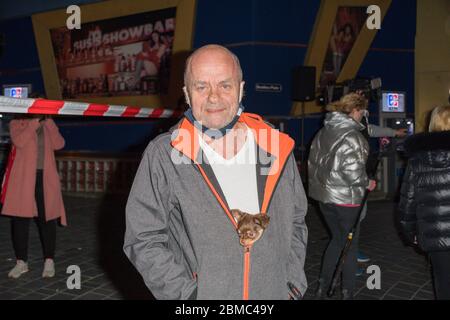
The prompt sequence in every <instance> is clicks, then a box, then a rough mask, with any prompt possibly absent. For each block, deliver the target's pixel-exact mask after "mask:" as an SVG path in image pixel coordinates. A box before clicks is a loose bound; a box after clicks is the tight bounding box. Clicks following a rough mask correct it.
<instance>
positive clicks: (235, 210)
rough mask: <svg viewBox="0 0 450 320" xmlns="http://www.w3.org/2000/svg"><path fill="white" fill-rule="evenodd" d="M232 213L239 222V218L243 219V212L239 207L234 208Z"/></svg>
mask: <svg viewBox="0 0 450 320" xmlns="http://www.w3.org/2000/svg"><path fill="white" fill-rule="evenodd" d="M231 214H232V215H233V218H234V219H235V220H236V221H237V222H239V220H240V219H241V217H242V214H243V213H242V212H241V211H240V210H238V209H233V210H231Z"/></svg>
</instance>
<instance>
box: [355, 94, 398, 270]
mask: <svg viewBox="0 0 450 320" xmlns="http://www.w3.org/2000/svg"><path fill="white" fill-rule="evenodd" d="M356 93H357V94H360V95H363V93H362V91H357V92H356ZM361 123H362V124H363V125H364V126H365V128H364V130H363V131H361V133H362V134H363V136H364V137H365V138H366V139H367V141H369V139H370V138H382V137H390V138H394V137H395V138H404V137H406V135H407V129H404V128H400V129H392V128H387V127H382V126H377V125H374V124H371V123H369V112H368V110H366V111H365V113H364V117H363V118H362V120H361ZM377 157H378V153H377V152H370V150H369V156H368V159H367V163H366V172H367V174H368V175H369V176H370V177H371V178H375V175H376V172H373V171H375V170H376V168H375V167H376V163H377V161H378V160H377ZM366 215H367V201H366V203H365V204H364V208H363V211H362V213H361V219H360V221H361V222H362V221H363V220H364V219H365V217H366ZM357 260H358V262H361V263H367V262H369V261H370V258H369V257H368V256H367V255H366V254H364V253H363V252H361V251H358V254H357ZM363 273H364V268H358V270H357V272H356V275H357V276H360V275H362V274H363Z"/></svg>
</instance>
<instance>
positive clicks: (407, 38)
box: [0, 0, 416, 152]
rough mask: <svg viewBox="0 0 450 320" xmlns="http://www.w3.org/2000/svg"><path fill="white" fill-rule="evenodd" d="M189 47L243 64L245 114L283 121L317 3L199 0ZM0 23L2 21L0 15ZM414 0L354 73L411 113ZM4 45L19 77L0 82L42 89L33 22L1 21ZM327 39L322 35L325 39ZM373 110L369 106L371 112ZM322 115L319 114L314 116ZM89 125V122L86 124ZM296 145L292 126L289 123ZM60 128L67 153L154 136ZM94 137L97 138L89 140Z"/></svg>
mask: <svg viewBox="0 0 450 320" xmlns="http://www.w3.org/2000/svg"><path fill="white" fill-rule="evenodd" d="M197 1H198V5H197V14H196V24H195V32H194V42H193V43H194V48H198V47H200V46H202V45H204V44H207V43H219V44H223V45H226V46H228V47H229V48H230V49H231V50H232V51H233V52H235V53H236V54H237V55H238V57H239V58H240V60H241V64H242V68H243V71H244V80H245V81H246V93H245V98H244V104H245V105H246V107H247V111H250V112H256V113H260V114H263V115H288V114H289V111H290V109H291V105H292V102H291V97H290V92H291V69H292V68H293V67H294V66H296V65H301V64H303V61H304V57H305V54H306V51H307V45H308V42H309V39H310V36H311V33H312V29H313V26H314V22H315V18H316V14H317V12H318V9H319V6H320V1H319V0H308V1H298V0H278V1H274V0H246V1H242V0H228V1H211V0H197ZM0 17H1V15H0ZM415 30H416V1H415V0H395V1H392V4H391V7H390V9H389V11H388V13H387V15H386V17H385V19H384V21H383V24H382V28H381V30H379V31H378V33H377V36H376V37H375V40H374V42H373V44H372V48H371V50H370V51H369V52H368V54H367V56H366V59H365V60H364V62H363V64H362V66H361V68H360V70H359V75H360V76H378V77H381V78H382V81H383V88H385V89H392V90H402V91H406V92H407V110H408V112H413V110H414V39H415ZM0 32H2V33H4V34H5V39H6V41H5V42H6V45H5V51H4V55H3V57H1V58H0V70H1V71H3V70H4V69H15V70H16V71H20V72H22V73H18V74H16V75H8V76H3V75H2V76H0V85H2V84H4V83H20V82H24V83H29V82H31V83H32V84H33V87H34V89H35V90H37V91H43V82H42V77H41V74H40V70H39V60H38V56H37V50H36V46H35V43H34V35H33V30H32V24H31V19H30V18H29V17H27V18H20V19H14V20H8V21H5V22H0ZM325 36H327V37H328V35H325ZM256 83H279V84H281V85H282V86H283V91H282V92H281V93H261V92H256V91H255V84H256ZM375 110H376V106H371V112H372V113H375ZM319 111H320V110H319V109H318V112H319ZM84 121H86V122H91V121H92V120H90V119H85V120H84ZM306 121H307V123H306V125H305V141H309V140H310V139H311V137H312V135H313V133H314V132H316V131H317V129H318V128H319V127H320V120H318V119H312V120H306ZM288 127H289V132H290V133H291V134H292V135H293V136H294V137H295V138H296V139H297V142H299V140H300V139H299V138H298V137H299V132H300V131H299V126H298V124H297V122H295V121H294V122H290V123H289V124H288ZM67 128H69V127H64V128H63V129H62V131H63V134H64V135H65V136H66V140H67V142H68V143H67V147H66V149H73V150H78V149H84V150H86V149H94V150H95V149H97V150H102V151H110V152H114V151H123V150H128V149H129V148H128V147H129V146H131V148H133V146H136V145H139V144H140V143H141V141H143V140H145V139H149V138H150V137H151V136H152V135H153V134H155V132H156V130H155V129H154V128H153V125H152V123H151V122H147V123H145V124H135V125H127V124H117V125H110V127H108V129H106V125H104V124H102V125H99V126H96V125H95V124H92V125H89V127H86V126H83V127H81V126H80V127H73V126H71V127H70V129H67ZM88 137H95V139H88Z"/></svg>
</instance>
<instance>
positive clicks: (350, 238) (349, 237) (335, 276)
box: [327, 189, 370, 298]
mask: <svg viewBox="0 0 450 320" xmlns="http://www.w3.org/2000/svg"><path fill="white" fill-rule="evenodd" d="M369 192H370V191H369V189H366V190H365V191H364V196H363V199H362V202H361V206H360V208H359V212H358V217H357V218H356V221H355V224H354V225H353V227H352V228H351V230H350V232H349V233H348V235H347V241H346V242H345V246H344V249H343V250H342V252H341V256H340V257H339V262H338V264H337V267H336V270H335V271H334V274H333V280H332V281H331V285H330V288H329V290H328V293H327V294H328V297H330V298H331V297H332V296H333V295H334V292H335V290H336V286H337V283H338V279H339V275H340V274H341V271H342V267H343V265H344V261H345V258H346V257H347V253H348V250H349V249H350V246H351V245H352V241H353V236H354V234H355V233H356V228H357V227H358V223H359V219H360V217H361V213H362V211H363V209H364V204H365V203H366V200H367V197H368V196H369Z"/></svg>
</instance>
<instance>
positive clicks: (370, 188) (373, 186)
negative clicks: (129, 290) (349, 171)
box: [367, 179, 377, 191]
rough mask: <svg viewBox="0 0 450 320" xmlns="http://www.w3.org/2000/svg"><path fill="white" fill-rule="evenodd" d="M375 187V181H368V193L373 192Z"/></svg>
mask: <svg viewBox="0 0 450 320" xmlns="http://www.w3.org/2000/svg"><path fill="white" fill-rule="evenodd" d="M376 187H377V182H376V180H372V179H371V180H369V186H368V187H367V189H369V191H373V190H374V189H375V188H376Z"/></svg>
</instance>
